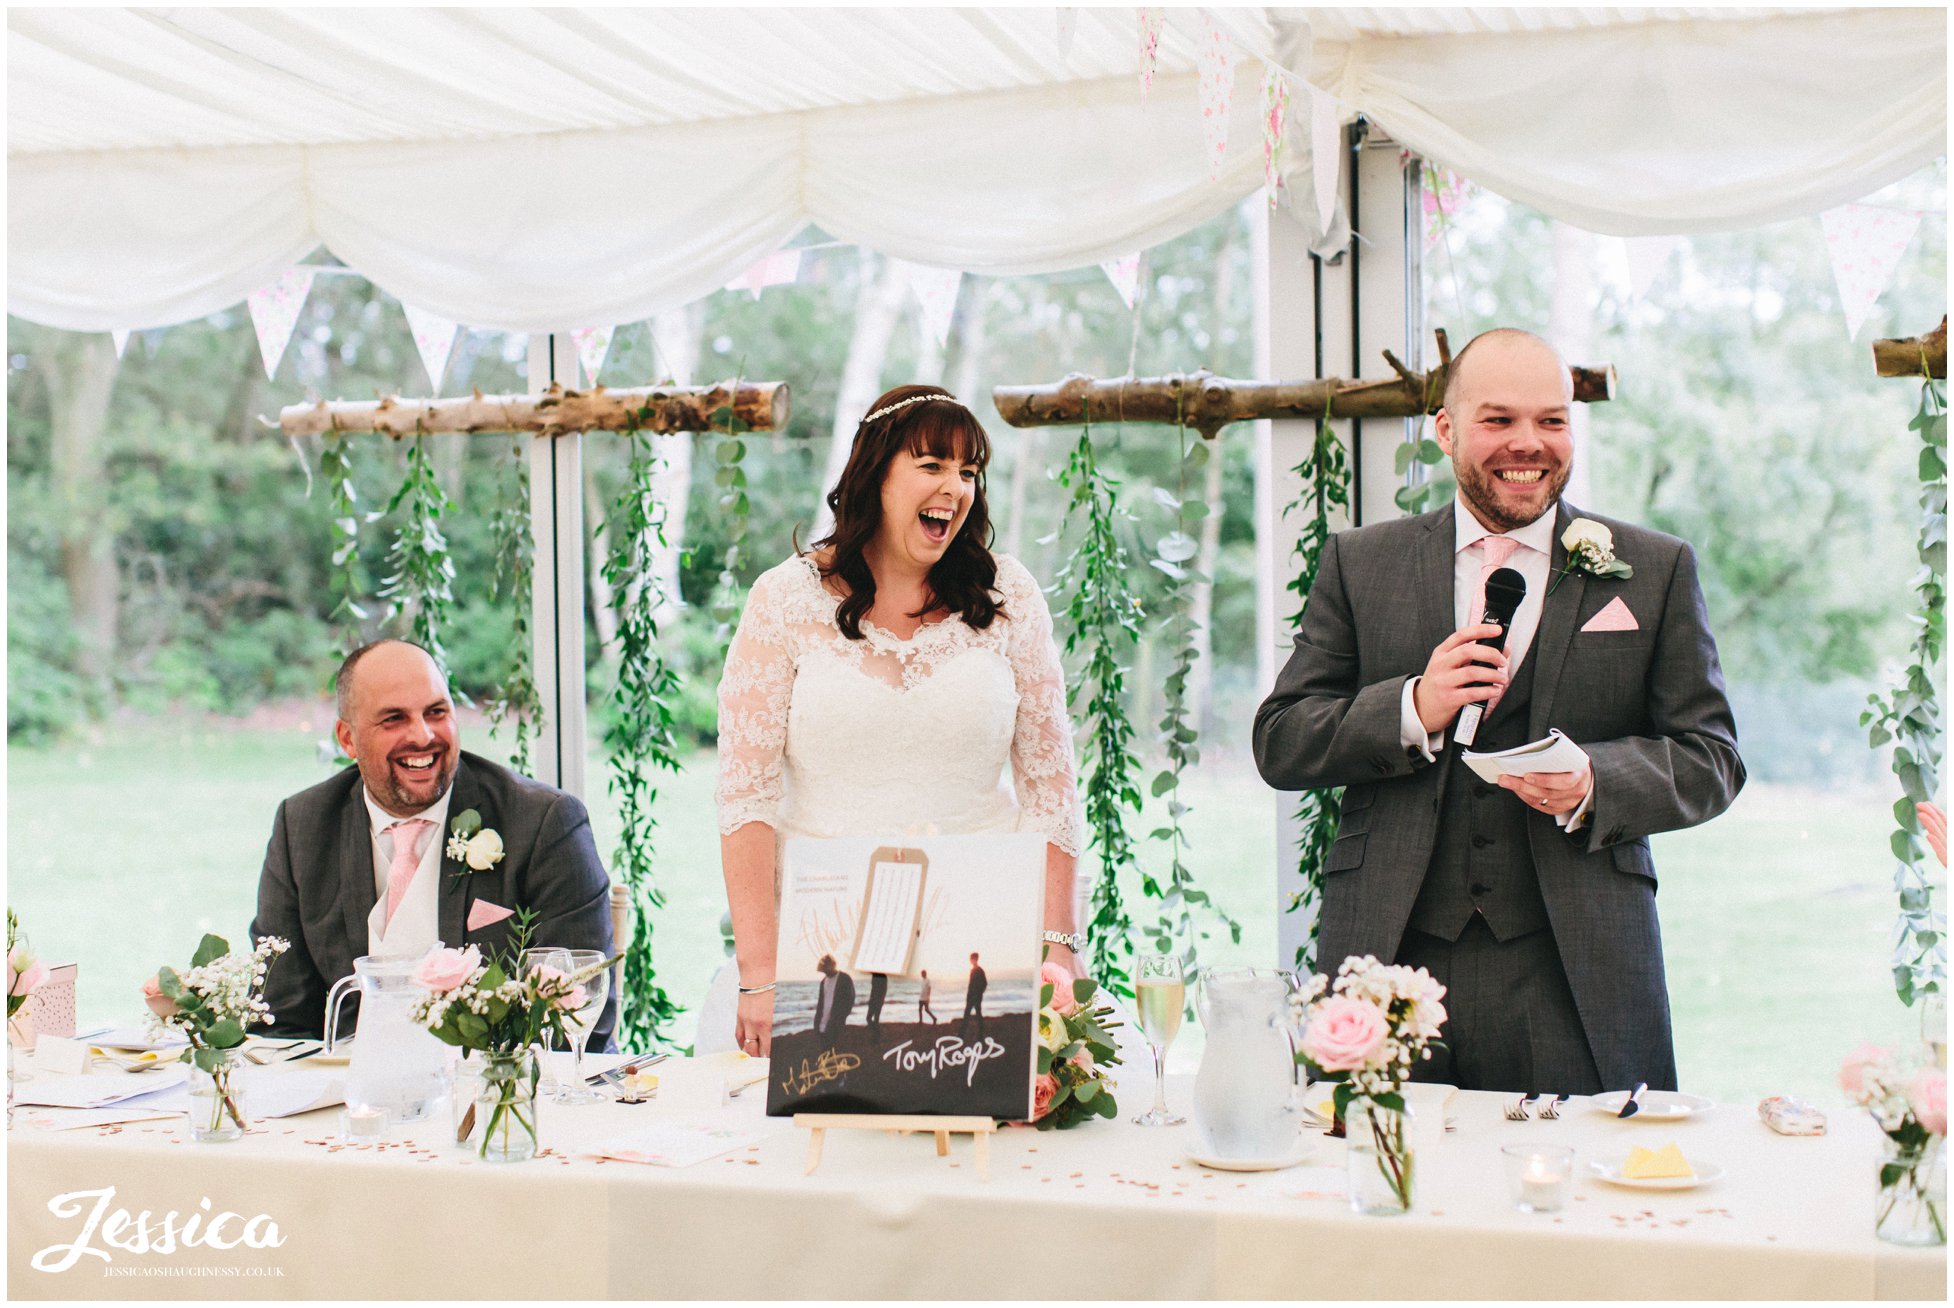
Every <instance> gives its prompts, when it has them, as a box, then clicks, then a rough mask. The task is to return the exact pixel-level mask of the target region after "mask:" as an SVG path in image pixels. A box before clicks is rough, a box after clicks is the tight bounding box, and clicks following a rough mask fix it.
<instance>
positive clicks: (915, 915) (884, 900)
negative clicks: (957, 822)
mask: <svg viewBox="0 0 1954 1308" xmlns="http://www.w3.org/2000/svg"><path fill="white" fill-rule="evenodd" d="M928 874H929V855H927V854H925V853H923V851H921V850H920V849H903V848H900V847H896V846H890V845H884V846H882V847H881V848H879V849H877V850H876V851H875V853H874V854H872V855H870V857H869V871H868V891H867V893H866V894H865V895H863V897H862V917H861V921H860V922H859V923H858V924H857V926H856V929H855V952H854V956H853V958H852V959H851V960H850V961H849V964H848V970H849V971H851V972H887V973H890V974H893V975H898V976H900V975H902V974H904V973H906V972H908V971H909V963H910V959H911V957H912V956H913V955H914V953H915V950H916V936H917V931H918V927H919V924H920V923H921V921H922V915H923V882H924V880H925V879H926V878H927V876H928Z"/></svg>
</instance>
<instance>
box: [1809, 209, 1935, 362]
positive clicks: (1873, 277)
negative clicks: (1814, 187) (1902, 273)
mask: <svg viewBox="0 0 1954 1308" xmlns="http://www.w3.org/2000/svg"><path fill="white" fill-rule="evenodd" d="M1818 221H1819V224H1820V225H1821V226H1822V227H1823V228H1824V229H1825V253H1826V254H1828V255H1830V256H1831V259H1832V276H1833V277H1834V278H1835V279H1836V280H1837V281H1838V284H1839V305H1840V307H1841V308H1843V309H1844V310H1845V332H1846V335H1847V337H1849V338H1854V339H1856V338H1857V337H1858V335H1859V329H1860V328H1861V327H1863V326H1865V325H1866V319H1868V318H1870V317H1871V316H1872V312H1873V305H1874V304H1875V303H1877V302H1878V300H1879V297H1880V295H1881V294H1882V293H1883V292H1884V291H1885V290H1886V287H1887V285H1888V283H1890V282H1891V281H1892V280H1893V274H1894V272H1895V271H1896V270H1897V269H1898V268H1899V266H1900V256H1902V255H1904V254H1905V253H1906V248H1907V245H1908V244H1909V243H1910V242H1911V241H1912V240H1913V234H1914V232H1915V231H1917V230H1918V229H1919V227H1920V210H1918V209H1887V208H1882V207H1881V206H1879V205H1872V204H1844V205H1840V206H1839V207H1838V208H1836V209H1827V210H1826V211H1825V212H1824V213H1822V214H1820V215H1818Z"/></svg>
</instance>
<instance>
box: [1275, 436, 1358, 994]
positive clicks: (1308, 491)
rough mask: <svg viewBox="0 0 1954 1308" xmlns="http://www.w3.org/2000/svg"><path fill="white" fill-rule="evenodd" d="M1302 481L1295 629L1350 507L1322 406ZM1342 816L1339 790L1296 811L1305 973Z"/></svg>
mask: <svg viewBox="0 0 1954 1308" xmlns="http://www.w3.org/2000/svg"><path fill="white" fill-rule="evenodd" d="M1291 471H1292V472H1294V473H1295V474H1296V475H1297V476H1298V477H1299V478H1301V479H1302V485H1303V488H1304V489H1303V494H1302V496H1300V497H1299V498H1298V499H1297V500H1296V501H1294V502H1292V503H1291V504H1289V505H1288V506H1287V507H1286V508H1285V509H1284V510H1283V512H1284V513H1287V512H1289V511H1290V510H1292V509H1295V508H1297V507H1300V506H1303V505H1304V504H1305V503H1307V507H1308V510H1309V516H1308V517H1307V518H1305V519H1304V521H1303V529H1302V532H1301V534H1300V536H1299V537H1298V539H1297V541H1296V549H1295V553H1296V554H1298V555H1299V556H1301V560H1302V562H1301V565H1300V566H1299V567H1298V568H1297V570H1296V579H1295V580H1294V581H1292V582H1290V583H1289V587H1288V589H1290V590H1293V591H1295V592H1296V600H1297V606H1296V612H1295V614H1294V615H1293V616H1292V617H1291V618H1290V619H1289V625H1290V626H1292V627H1300V626H1301V625H1302V622H1303V609H1304V608H1305V607H1306V606H1307V605H1308V603H1309V593H1310V591H1311V589H1313V588H1314V587H1315V585H1316V573H1317V569H1318V568H1319V567H1320V566H1321V565H1322V561H1323V547H1324V546H1325V545H1326V544H1328V543H1329V540H1330V515H1331V512H1332V511H1333V510H1336V509H1344V508H1347V507H1349V504H1350V467H1349V464H1348V461H1347V460H1346V458H1345V456H1344V448H1343V442H1342V441H1340V440H1338V439H1337V433H1336V429H1335V428H1333V427H1331V426H1330V411H1329V407H1328V406H1327V405H1326V406H1325V407H1324V411H1323V418H1322V421H1320V422H1318V423H1317V425H1316V441H1315V443H1314V444H1313V445H1312V446H1311V447H1310V455H1309V458H1307V459H1305V460H1304V461H1303V462H1302V463H1300V464H1298V465H1296V467H1295V468H1293V469H1291ZM1342 812H1343V788H1342V787H1340V786H1338V787H1332V788H1328V789H1324V790H1306V791H1304V792H1303V794H1302V798H1301V799H1300V800H1298V802H1297V805H1296V821H1297V823H1298V825H1299V827H1300V830H1299V832H1298V834H1297V839H1296V843H1297V847H1298V851H1299V852H1298V858H1297V864H1296V873H1297V875H1298V876H1299V877H1301V878H1302V888H1301V889H1300V890H1298V891H1297V892H1296V893H1295V894H1294V895H1292V896H1290V899H1289V907H1288V908H1287V909H1286V910H1284V911H1286V912H1290V913H1295V912H1299V911H1300V912H1308V913H1309V914H1310V924H1309V943H1308V944H1307V945H1306V946H1303V947H1302V948H1299V949H1297V951H1296V967H1297V969H1298V970H1299V971H1302V972H1308V971H1311V970H1313V969H1314V967H1315V965H1316V940H1317V928H1318V927H1319V926H1320V925H1321V921H1322V916H1321V914H1320V913H1319V912H1317V911H1316V910H1317V909H1319V908H1320V907H1321V905H1322V902H1323V864H1324V863H1325V861H1326V860H1328V858H1329V856H1330V845H1331V843H1332V842H1334V841H1335V840H1336V838H1337V822H1338V820H1339V818H1340V817H1341V815H1342Z"/></svg>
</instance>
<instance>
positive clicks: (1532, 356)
mask: <svg viewBox="0 0 1954 1308" xmlns="http://www.w3.org/2000/svg"><path fill="white" fill-rule="evenodd" d="M1494 356H1498V360H1499V362H1501V363H1508V362H1522V363H1525V362H1532V363H1536V364H1538V365H1539V366H1547V361H1548V360H1551V361H1552V365H1551V366H1553V367H1555V368H1557V369H1559V371H1560V375H1561V387H1562V389H1563V390H1564V391H1565V396H1564V398H1565V399H1567V400H1568V401H1570V402H1571V401H1572V400H1573V399H1574V374H1573V373H1572V372H1570V371H1568V367H1567V360H1565V359H1563V358H1561V355H1560V351H1559V350H1557V349H1555V348H1554V347H1553V345H1552V344H1550V343H1549V342H1548V341H1546V340H1545V339H1544V338H1542V337H1539V336H1535V335H1534V334H1533V333H1532V332H1530V331H1525V330H1523V329H1521V328H1519V327H1494V328H1493V329H1491V330H1490V331H1483V332H1480V333H1479V334H1478V335H1477V336H1475V337H1473V338H1472V339H1471V340H1469V341H1467V342H1466V346H1465V348H1464V349H1463V350H1460V351H1459V352H1458V353H1457V354H1455V355H1453V356H1452V363H1451V366H1450V367H1448V368H1447V369H1446V370H1445V396H1444V400H1443V403H1444V407H1445V408H1447V409H1450V410H1453V411H1454V412H1455V413H1456V412H1457V410H1458V407H1459V406H1460V405H1461V404H1463V403H1465V400H1464V398H1463V397H1464V396H1465V395H1466V394H1468V393H1469V392H1468V390H1467V389H1466V388H1467V387H1468V386H1469V384H1470V382H1469V380H1468V379H1469V375H1470V374H1471V372H1472V371H1473V370H1474V369H1475V368H1477V367H1479V366H1481V365H1484V364H1487V363H1490V362H1493V360H1494ZM1475 358H1476V359H1477V363H1474V362H1472V360H1474V359H1475Z"/></svg>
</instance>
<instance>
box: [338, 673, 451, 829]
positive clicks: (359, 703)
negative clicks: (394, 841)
mask: <svg viewBox="0 0 1954 1308" xmlns="http://www.w3.org/2000/svg"><path fill="white" fill-rule="evenodd" d="M336 681H337V685H336V687H335V689H336V691H337V694H338V700H339V709H338V712H339V721H338V722H336V723H334V724H333V735H334V736H335V737H337V738H338V740H339V747H340V748H341V749H343V750H345V751H346V753H347V754H348V755H349V756H350V757H351V758H352V759H353V761H354V762H356V763H357V764H359V769H360V777H361V779H362V780H363V781H364V782H365V783H366V790H367V793H368V794H369V795H371V796H372V797H373V799H374V801H375V802H376V803H378V804H379V805H380V807H381V808H383V809H385V810H386V811H387V812H389V813H392V814H393V815H395V816H396V817H412V816H414V815H415V814H417V813H420V812H421V811H423V810H425V809H426V808H427V807H428V806H430V805H431V804H433V803H435V802H436V801H438V800H439V799H440V798H441V797H442V796H443V795H445V794H447V793H448V787H449V786H450V785H451V784H452V783H453V781H454V776H455V767H456V764H457V762H458V761H459V754H460V743H459V741H458V739H457V737H456V733H455V705H454V700H453V699H452V698H450V696H449V694H448V679H447V677H446V676H444V675H442V672H441V669H440V667H439V666H438V665H437V664H436V663H435V661H434V659H433V658H432V657H431V656H430V655H429V654H428V652H427V651H426V650H424V649H422V648H421V647H420V646H419V645H416V644H414V643H413V642H411V641H405V640H380V641H375V642H374V643H373V644H371V645H365V646H362V647H361V648H359V649H356V650H354V651H353V652H352V653H351V654H349V655H347V656H346V661H345V662H344V663H342V664H340V666H339V676H338V677H337V679H336Z"/></svg>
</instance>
